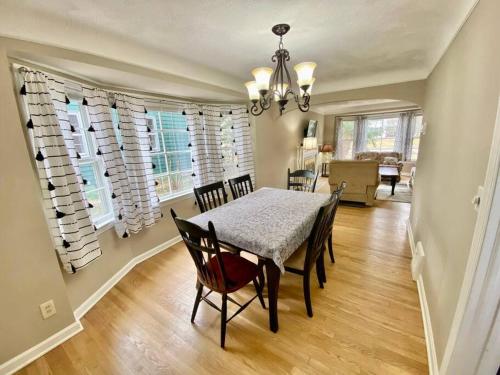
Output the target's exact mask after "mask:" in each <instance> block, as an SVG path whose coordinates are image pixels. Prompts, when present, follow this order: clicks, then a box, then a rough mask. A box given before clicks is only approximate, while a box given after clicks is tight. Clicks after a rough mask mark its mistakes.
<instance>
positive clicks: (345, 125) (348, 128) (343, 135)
mask: <svg viewBox="0 0 500 375" xmlns="http://www.w3.org/2000/svg"><path fill="white" fill-rule="evenodd" d="M355 125H356V121H355V120H353V119H341V120H340V123H339V129H338V139H337V151H336V158H337V159H340V160H344V159H352V158H353V148H354V128H355Z"/></svg>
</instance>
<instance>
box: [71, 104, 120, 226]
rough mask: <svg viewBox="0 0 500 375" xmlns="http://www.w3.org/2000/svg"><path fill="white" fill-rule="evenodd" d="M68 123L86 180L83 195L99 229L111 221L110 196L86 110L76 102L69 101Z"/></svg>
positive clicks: (82, 173)
mask: <svg viewBox="0 0 500 375" xmlns="http://www.w3.org/2000/svg"><path fill="white" fill-rule="evenodd" d="M67 108H68V118H69V122H70V123H71V125H73V127H74V128H75V132H74V133H73V138H74V141H75V148H76V151H77V152H78V153H79V154H80V156H81V159H79V160H78V162H79V165H80V173H81V175H82V178H83V179H85V180H87V184H86V185H84V187H85V195H86V196H87V200H88V202H89V203H91V204H92V205H93V206H94V207H93V208H91V209H90V216H91V218H92V222H93V223H94V224H95V225H96V226H97V227H100V226H102V225H104V224H105V223H107V222H109V221H111V220H113V209H112V205H111V201H110V199H111V198H110V197H111V194H110V193H109V189H108V186H107V184H106V181H105V177H104V165H103V162H102V160H101V159H100V158H98V157H97V156H96V145H95V144H94V140H93V138H92V136H91V135H90V134H89V133H88V131H87V129H88V128H89V120H88V115H87V110H86V108H85V107H84V106H82V105H80V103H78V102H76V101H71V102H70V103H69V104H68V106H67Z"/></svg>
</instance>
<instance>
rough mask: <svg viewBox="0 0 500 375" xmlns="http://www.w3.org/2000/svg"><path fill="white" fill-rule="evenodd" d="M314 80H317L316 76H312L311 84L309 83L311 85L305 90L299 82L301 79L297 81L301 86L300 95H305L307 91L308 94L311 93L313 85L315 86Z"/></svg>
mask: <svg viewBox="0 0 500 375" xmlns="http://www.w3.org/2000/svg"><path fill="white" fill-rule="evenodd" d="M314 81H316V78H315V77H312V80H311V84H310V85H309V87H308V88H307V90H306V91H304V90H303V89H302V87H301V86H300V84H299V81H297V85H298V86H299V90H300V96H304V95H305V93H306V92H307V94H308V95H311V91H312V87H313V84H314Z"/></svg>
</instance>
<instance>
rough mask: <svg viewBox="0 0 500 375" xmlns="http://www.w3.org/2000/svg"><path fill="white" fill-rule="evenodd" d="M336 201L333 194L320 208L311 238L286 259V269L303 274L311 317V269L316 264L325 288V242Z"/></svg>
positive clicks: (320, 284) (308, 310) (319, 278)
mask: <svg viewBox="0 0 500 375" xmlns="http://www.w3.org/2000/svg"><path fill="white" fill-rule="evenodd" d="M336 202H337V199H336V197H335V196H333V197H332V198H330V200H329V201H328V203H327V204H326V205H324V206H322V207H321V208H320V209H319V212H318V215H317V216H316V220H315V222H314V226H313V229H312V231H311V234H310V235H309V239H308V240H307V241H305V242H304V243H303V244H302V245H301V246H300V247H299V248H298V249H297V250H296V251H295V252H294V253H293V254H292V255H291V256H290V258H288V259H287V260H286V261H285V270H286V271H288V272H291V273H294V274H297V275H301V276H302V286H303V289H304V300H305V304H306V310H307V315H308V316H309V317H312V316H313V311H312V304H311V287H310V275H311V270H312V268H313V267H314V265H315V264H316V275H317V277H318V282H319V286H320V288H323V281H324V280H325V279H326V277H325V266H324V251H325V242H326V240H327V238H328V234H329V229H330V221H331V220H332V215H333V209H334V206H335V204H336Z"/></svg>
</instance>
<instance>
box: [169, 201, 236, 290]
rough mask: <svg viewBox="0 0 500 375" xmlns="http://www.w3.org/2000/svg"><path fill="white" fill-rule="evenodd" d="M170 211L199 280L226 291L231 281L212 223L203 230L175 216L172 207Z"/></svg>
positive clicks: (209, 286) (205, 284)
mask: <svg viewBox="0 0 500 375" xmlns="http://www.w3.org/2000/svg"><path fill="white" fill-rule="evenodd" d="M170 213H171V214H172V218H173V219H174V222H175V225H176V226H177V229H178V230H179V233H180V234H181V237H182V240H183V241H184V243H185V244H186V247H187V249H188V251H189V254H190V255H191V258H193V261H194V264H195V266H196V270H197V273H198V280H199V282H200V283H201V284H203V285H204V286H206V287H207V288H209V289H211V290H215V291H218V292H224V291H226V290H227V289H228V286H229V285H228V283H231V282H230V281H229V280H228V279H227V276H226V271H225V269H224V262H223V261H222V256H221V251H220V247H219V242H218V240H217V235H216V233H215V228H214V225H213V223H212V222H211V221H209V222H208V230H204V229H203V228H201V227H199V226H198V225H196V224H193V223H190V222H189V221H186V220H183V219H181V218H179V217H177V214H176V213H175V211H174V210H173V209H170ZM214 258H215V259H214ZM214 260H215V262H214ZM217 267H218V268H217Z"/></svg>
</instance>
